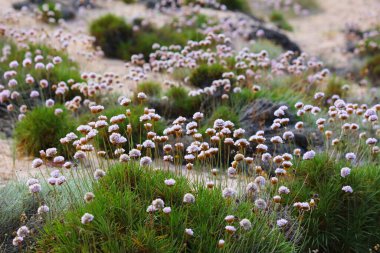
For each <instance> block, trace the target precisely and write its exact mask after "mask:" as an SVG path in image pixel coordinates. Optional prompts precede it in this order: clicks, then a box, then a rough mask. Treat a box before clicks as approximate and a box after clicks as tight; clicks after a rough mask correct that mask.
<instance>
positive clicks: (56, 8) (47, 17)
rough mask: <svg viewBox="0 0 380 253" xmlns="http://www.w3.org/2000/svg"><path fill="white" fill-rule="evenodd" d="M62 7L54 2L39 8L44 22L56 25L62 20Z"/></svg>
mask: <svg viewBox="0 0 380 253" xmlns="http://www.w3.org/2000/svg"><path fill="white" fill-rule="evenodd" d="M60 8H61V7H60V5H59V4H56V3H54V2H47V3H43V4H41V5H39V6H38V9H39V11H40V15H41V16H40V18H41V21H42V22H45V23H48V24H56V23H58V22H59V21H60V20H61V19H62V12H61V9H60Z"/></svg>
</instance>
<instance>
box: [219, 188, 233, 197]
mask: <svg viewBox="0 0 380 253" xmlns="http://www.w3.org/2000/svg"><path fill="white" fill-rule="evenodd" d="M222 196H223V198H225V199H227V198H233V197H235V196H236V191H235V190H234V189H232V188H224V189H223V192H222Z"/></svg>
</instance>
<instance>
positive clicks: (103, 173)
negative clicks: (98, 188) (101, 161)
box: [94, 169, 106, 180]
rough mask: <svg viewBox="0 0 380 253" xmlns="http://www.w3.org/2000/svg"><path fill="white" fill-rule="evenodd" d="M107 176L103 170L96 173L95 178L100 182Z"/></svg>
mask: <svg viewBox="0 0 380 253" xmlns="http://www.w3.org/2000/svg"><path fill="white" fill-rule="evenodd" d="M105 175H106V172H105V171H104V170H101V169H97V170H95V172H94V178H95V179H96V180H99V179H100V178H102V177H104V176H105Z"/></svg>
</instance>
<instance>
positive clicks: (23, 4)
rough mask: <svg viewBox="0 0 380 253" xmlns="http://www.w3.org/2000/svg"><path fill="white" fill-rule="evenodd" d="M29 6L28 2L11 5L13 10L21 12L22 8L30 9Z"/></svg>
mask: <svg viewBox="0 0 380 253" xmlns="http://www.w3.org/2000/svg"><path fill="white" fill-rule="evenodd" d="M31 5H32V4H31V2H30V1H22V2H17V3H13V4H12V7H13V9H15V10H21V9H23V8H30V6H31Z"/></svg>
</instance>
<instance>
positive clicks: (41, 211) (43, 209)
mask: <svg viewBox="0 0 380 253" xmlns="http://www.w3.org/2000/svg"><path fill="white" fill-rule="evenodd" d="M49 211H50V209H49V207H48V206H47V205H42V206H40V207H39V208H38V209H37V213H38V214H39V215H41V214H44V213H48V212H49Z"/></svg>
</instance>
